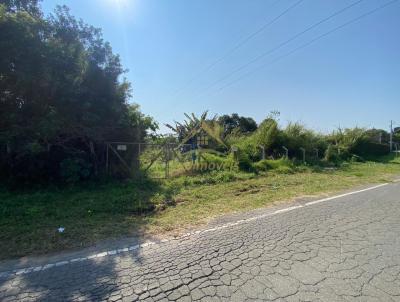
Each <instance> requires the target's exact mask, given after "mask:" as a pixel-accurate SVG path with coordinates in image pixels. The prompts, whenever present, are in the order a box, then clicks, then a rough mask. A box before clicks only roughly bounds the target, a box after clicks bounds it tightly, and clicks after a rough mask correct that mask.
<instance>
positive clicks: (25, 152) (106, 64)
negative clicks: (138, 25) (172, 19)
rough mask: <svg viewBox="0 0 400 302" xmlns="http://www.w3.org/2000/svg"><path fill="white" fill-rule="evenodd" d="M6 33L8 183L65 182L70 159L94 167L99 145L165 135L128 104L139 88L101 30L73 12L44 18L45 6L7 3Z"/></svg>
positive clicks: (61, 10) (2, 126)
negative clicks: (134, 86)
mask: <svg viewBox="0 0 400 302" xmlns="http://www.w3.org/2000/svg"><path fill="white" fill-rule="evenodd" d="M0 28H1V31H0V146H4V148H3V152H1V153H0V154H1V160H0V164H1V168H2V171H3V173H5V175H3V176H6V177H7V178H9V177H11V176H12V177H16V178H23V179H30V180H36V179H44V180H49V179H57V178H59V177H61V175H62V173H61V169H62V167H63V165H62V163H63V161H65V160H66V159H71V158H72V159H79V161H80V162H81V161H84V162H89V164H90V165H89V166H91V167H94V166H96V161H98V160H99V158H101V154H96V153H98V152H101V148H98V150H96V148H95V147H94V145H96V144H100V143H101V142H104V141H107V140H129V141H139V140H140V139H142V138H143V137H144V136H146V135H147V130H148V129H149V130H154V129H155V128H156V127H157V125H156V123H155V122H154V121H153V120H152V119H151V118H149V117H147V116H145V115H143V114H142V113H141V112H140V111H139V107H138V105H130V104H129V103H128V100H129V98H130V96H131V85H130V83H129V82H127V81H126V79H124V78H123V74H124V72H125V71H124V69H123V67H122V65H121V62H120V59H119V56H118V55H116V54H114V53H113V52H112V49H111V46H110V44H109V43H107V42H104V40H103V37H102V34H101V30H100V29H97V28H94V27H92V26H89V25H87V24H85V23H84V22H83V21H82V20H77V19H76V18H74V17H73V16H72V15H71V14H70V12H69V9H68V8H67V7H65V6H59V7H57V8H56V10H55V12H54V14H52V15H50V16H49V17H47V18H44V17H43V14H42V13H41V11H40V8H39V6H38V1H34V0H32V1H29V0H8V1H2V2H1V5H0ZM121 78H122V80H120V79H121ZM64 166H65V165H64ZM91 172H93V171H91ZM89 174H90V173H89Z"/></svg>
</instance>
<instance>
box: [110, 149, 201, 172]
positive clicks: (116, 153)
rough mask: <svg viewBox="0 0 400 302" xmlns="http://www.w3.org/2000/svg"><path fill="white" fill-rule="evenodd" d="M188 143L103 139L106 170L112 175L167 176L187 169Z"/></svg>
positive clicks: (189, 156) (189, 164) (190, 158)
mask: <svg viewBox="0 0 400 302" xmlns="http://www.w3.org/2000/svg"><path fill="white" fill-rule="evenodd" d="M192 152H193V150H192V147H191V145H179V144H171V143H168V144H151V143H134V142H106V173H107V174H108V175H113V176H115V177H121V178H126V177H134V178H137V177H139V178H140V177H142V176H144V175H146V176H147V177H150V178H168V177H171V176H177V175H180V174H183V173H188V172H189V171H190V169H191V166H192V164H193V163H192V162H193V156H192Z"/></svg>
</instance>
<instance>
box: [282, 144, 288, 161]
mask: <svg viewBox="0 0 400 302" xmlns="http://www.w3.org/2000/svg"><path fill="white" fill-rule="evenodd" d="M282 148H283V150H285V152H286V159H288V158H289V149H288V148H286V147H285V146H282Z"/></svg>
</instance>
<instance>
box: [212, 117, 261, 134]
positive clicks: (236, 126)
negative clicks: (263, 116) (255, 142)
mask: <svg viewBox="0 0 400 302" xmlns="http://www.w3.org/2000/svg"><path fill="white" fill-rule="evenodd" d="M218 122H219V123H220V124H221V125H222V126H223V127H224V135H225V136H226V135H228V134H231V133H232V132H233V131H234V130H235V131H238V132H239V133H241V134H245V133H251V132H254V131H256V130H257V123H256V121H255V120H254V119H252V118H251V117H243V116H239V115H238V114H237V113H233V114H231V115H227V114H225V115H222V116H220V117H219V119H218Z"/></svg>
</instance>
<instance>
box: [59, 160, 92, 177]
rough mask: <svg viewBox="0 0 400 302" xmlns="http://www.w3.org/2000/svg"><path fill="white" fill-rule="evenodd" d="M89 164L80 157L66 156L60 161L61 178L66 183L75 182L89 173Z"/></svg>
mask: <svg viewBox="0 0 400 302" xmlns="http://www.w3.org/2000/svg"><path fill="white" fill-rule="evenodd" d="M91 166H92V165H91V164H90V163H88V162H86V161H85V160H83V159H81V158H67V159H64V160H63V161H62V162H61V163H60V173H61V177H62V179H63V180H64V181H65V182H67V183H77V182H78V181H80V180H83V179H87V178H88V177H89V176H90V175H91Z"/></svg>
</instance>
